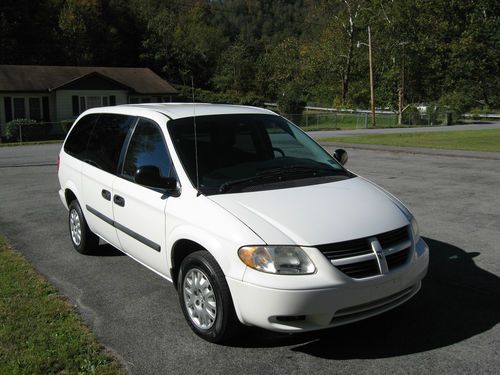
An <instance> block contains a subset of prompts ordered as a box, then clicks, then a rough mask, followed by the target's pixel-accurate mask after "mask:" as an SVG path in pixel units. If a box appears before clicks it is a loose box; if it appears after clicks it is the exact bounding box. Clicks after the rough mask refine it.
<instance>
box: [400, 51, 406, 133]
mask: <svg viewBox="0 0 500 375" xmlns="http://www.w3.org/2000/svg"><path fill="white" fill-rule="evenodd" d="M407 43H408V42H401V43H399V44H400V45H401V46H403V58H402V60H403V61H402V64H401V65H402V66H401V86H400V87H399V90H398V91H399V92H398V94H399V103H398V106H399V111H398V126H401V125H402V124H403V107H404V104H405V103H404V96H405V45H406V44H407Z"/></svg>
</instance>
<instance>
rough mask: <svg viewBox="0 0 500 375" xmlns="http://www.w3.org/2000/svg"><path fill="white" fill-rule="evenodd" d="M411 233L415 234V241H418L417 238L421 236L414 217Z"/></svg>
mask: <svg viewBox="0 0 500 375" xmlns="http://www.w3.org/2000/svg"><path fill="white" fill-rule="evenodd" d="M411 233H412V234H413V239H414V240H417V238H418V237H419V236H420V231H419V229H418V224H417V220H415V218H414V217H412V218H411Z"/></svg>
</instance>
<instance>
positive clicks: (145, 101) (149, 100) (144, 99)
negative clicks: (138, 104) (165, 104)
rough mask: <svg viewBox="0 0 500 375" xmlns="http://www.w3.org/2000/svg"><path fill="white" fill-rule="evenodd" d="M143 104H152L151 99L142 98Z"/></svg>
mask: <svg viewBox="0 0 500 375" xmlns="http://www.w3.org/2000/svg"><path fill="white" fill-rule="evenodd" d="M142 102H143V103H151V98H142Z"/></svg>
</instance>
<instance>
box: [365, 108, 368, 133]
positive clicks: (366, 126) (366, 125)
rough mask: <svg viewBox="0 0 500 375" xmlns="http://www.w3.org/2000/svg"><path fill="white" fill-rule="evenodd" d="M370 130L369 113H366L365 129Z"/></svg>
mask: <svg viewBox="0 0 500 375" xmlns="http://www.w3.org/2000/svg"><path fill="white" fill-rule="evenodd" d="M367 128H368V113H366V112H365V129H367Z"/></svg>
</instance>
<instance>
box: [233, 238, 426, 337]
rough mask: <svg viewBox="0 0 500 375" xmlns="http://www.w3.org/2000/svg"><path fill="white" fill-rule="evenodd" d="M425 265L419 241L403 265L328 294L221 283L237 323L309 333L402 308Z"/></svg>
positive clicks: (329, 290)
mask: <svg viewBox="0 0 500 375" xmlns="http://www.w3.org/2000/svg"><path fill="white" fill-rule="evenodd" d="M428 263H429V248H428V246H427V244H426V243H425V242H424V241H423V240H422V239H419V241H418V242H417V244H416V245H415V247H414V256H413V258H412V260H411V261H410V262H409V263H408V264H407V265H405V266H403V267H400V268H399V269H395V270H394V271H392V272H389V273H387V274H384V275H379V276H376V277H370V278H367V279H362V280H352V281H342V282H337V283H336V284H334V285H332V286H331V287H328V288H318V289H304V290H299V289H283V288H281V289H275V288H270V287H268V286H261V285H256V284H252V283H248V282H245V281H239V280H235V279H231V278H228V279H227V281H228V284H229V288H230V290H231V294H232V296H233V301H234V305H235V309H236V312H237V314H238V317H239V318H240V320H241V322H242V323H244V324H247V325H255V326H258V327H262V328H266V329H269V330H272V331H282V332H299V331H312V330H317V329H323V328H328V327H334V326H338V325H342V324H347V323H350V322H354V321H357V320H361V319H365V318H368V317H371V316H374V315H377V314H380V313H382V312H385V311H387V310H390V309H392V308H394V307H396V306H398V305H400V304H402V303H404V302H406V301H407V300H409V299H410V298H411V297H413V296H414V295H415V294H416V293H417V292H418V291H419V289H420V286H421V280H422V279H423V278H424V276H425V275H426V273H427V268H428ZM332 267H333V266H332ZM275 277H283V276H280V275H275ZM285 277H286V276H285ZM288 277H289V276H288Z"/></svg>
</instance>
